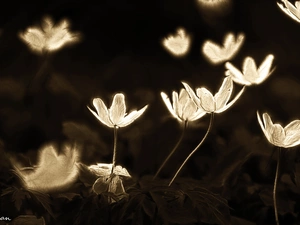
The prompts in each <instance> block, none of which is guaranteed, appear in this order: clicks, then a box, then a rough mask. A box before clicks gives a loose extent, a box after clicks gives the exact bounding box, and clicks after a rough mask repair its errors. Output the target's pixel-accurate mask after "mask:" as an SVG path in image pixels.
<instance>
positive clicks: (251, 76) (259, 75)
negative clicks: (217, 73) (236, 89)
mask: <svg viewBox="0 0 300 225" xmlns="http://www.w3.org/2000/svg"><path fill="white" fill-rule="evenodd" d="M273 60H274V55H271V54H270V55H268V56H267V57H266V58H265V60H264V61H263V62H262V64H261V65H260V66H259V67H258V68H257V66H256V63H255V61H254V59H253V58H251V57H246V58H245V60H244V63H243V72H241V71H240V70H239V69H237V68H236V67H235V66H234V65H232V64H231V63H230V62H227V63H226V64H225V67H226V69H227V71H226V72H225V75H226V76H230V77H231V78H232V80H233V81H234V82H236V83H238V84H242V85H246V86H250V85H252V84H260V83H262V82H263V81H264V80H266V79H267V78H268V77H269V76H270V75H271V74H272V72H273V71H274V69H273V70H272V71H271V72H270V70H271V67H272V63H273Z"/></svg>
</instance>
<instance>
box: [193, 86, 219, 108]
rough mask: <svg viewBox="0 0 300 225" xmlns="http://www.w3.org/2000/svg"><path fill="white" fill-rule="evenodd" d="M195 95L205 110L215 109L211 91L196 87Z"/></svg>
mask: <svg viewBox="0 0 300 225" xmlns="http://www.w3.org/2000/svg"><path fill="white" fill-rule="evenodd" d="M196 92H197V95H198V96H199V99H200V102H201V103H200V105H201V107H202V108H203V109H204V110H205V111H206V112H214V111H215V110H216V106H215V99H214V97H213V95H212V93H211V92H210V91H209V90H207V89H206V88H197V90H196Z"/></svg>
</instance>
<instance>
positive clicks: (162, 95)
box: [160, 92, 181, 120]
mask: <svg viewBox="0 0 300 225" xmlns="http://www.w3.org/2000/svg"><path fill="white" fill-rule="evenodd" d="M160 95H161V98H162V99H163V101H164V103H165V104H166V106H167V108H168V110H169V112H170V113H171V114H172V115H173V116H174V117H175V118H176V119H179V120H181V119H180V118H179V117H178V116H177V114H176V113H175V111H174V109H173V107H172V104H171V101H170V98H169V97H168V96H167V95H166V94H165V93H164V92H161V93H160Z"/></svg>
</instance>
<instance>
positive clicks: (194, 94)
mask: <svg viewBox="0 0 300 225" xmlns="http://www.w3.org/2000/svg"><path fill="white" fill-rule="evenodd" d="M181 83H182V84H183V86H184V87H185V90H186V91H187V93H188V94H189V96H190V97H191V99H192V100H193V101H194V102H195V104H196V105H197V106H198V107H199V108H200V107H201V104H200V99H199V98H198V97H197V95H196V93H195V92H194V91H193V89H192V88H191V87H190V86H189V85H188V84H187V83H184V82H181Z"/></svg>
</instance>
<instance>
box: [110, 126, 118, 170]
mask: <svg viewBox="0 0 300 225" xmlns="http://www.w3.org/2000/svg"><path fill="white" fill-rule="evenodd" d="M117 138H118V126H114V152H113V159H112V167H111V174H113V172H114V169H115V166H116V155H117Z"/></svg>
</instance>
